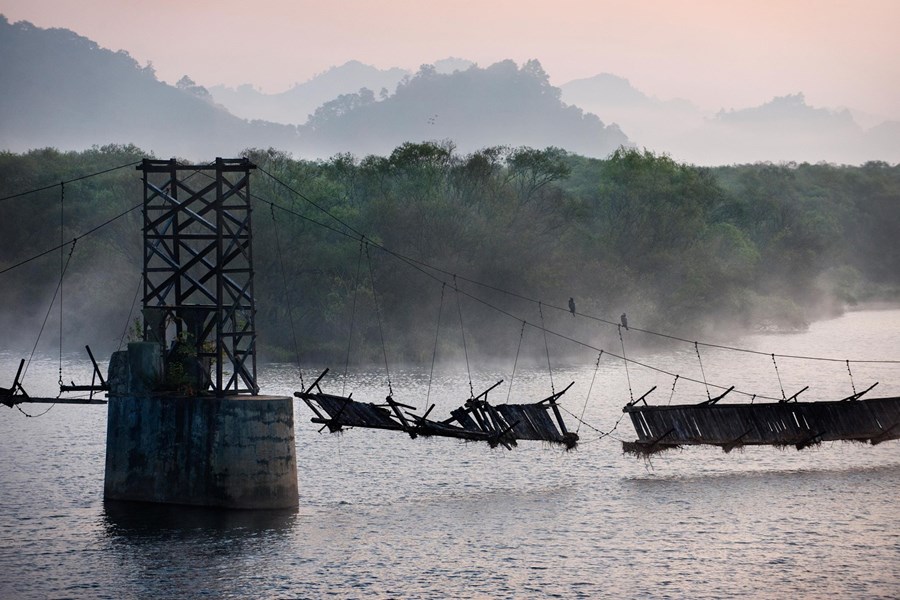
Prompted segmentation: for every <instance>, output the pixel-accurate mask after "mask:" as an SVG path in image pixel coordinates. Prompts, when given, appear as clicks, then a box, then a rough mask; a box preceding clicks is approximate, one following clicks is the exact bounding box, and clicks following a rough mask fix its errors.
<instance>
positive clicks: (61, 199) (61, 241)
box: [59, 181, 75, 389]
mask: <svg viewBox="0 0 900 600" xmlns="http://www.w3.org/2000/svg"><path fill="white" fill-rule="evenodd" d="M65 205H66V183H65V182H64V181H63V182H60V184H59V387H60V389H62V385H63V378H62V352H63V350H62V349H63V274H64V273H65V269H66V267H65V262H64V260H63V256H65V255H64V253H63V244H64V243H65V241H66V240H65V229H64V227H65ZM72 249H73V250H74V249H75V246H74V245H73V246H72ZM69 256H71V253H70V254H69Z"/></svg>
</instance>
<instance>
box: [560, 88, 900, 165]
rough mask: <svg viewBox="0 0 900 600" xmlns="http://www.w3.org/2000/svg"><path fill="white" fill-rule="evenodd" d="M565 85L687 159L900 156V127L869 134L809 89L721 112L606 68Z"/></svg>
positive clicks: (570, 95)
mask: <svg viewBox="0 0 900 600" xmlns="http://www.w3.org/2000/svg"><path fill="white" fill-rule="evenodd" d="M561 89H562V91H563V96H562V97H563V100H565V101H566V102H569V103H571V104H575V105H577V106H580V107H581V108H584V109H585V110H590V111H591V112H595V113H597V114H600V115H603V116H604V117H605V118H606V119H609V120H610V121H612V122H614V123H617V124H618V125H620V126H621V127H622V129H624V130H625V131H627V132H628V135H629V137H630V138H631V139H632V141H634V143H635V144H637V145H638V146H643V147H646V148H649V149H652V150H655V151H657V152H666V153H668V154H670V155H671V156H672V157H673V158H675V159H678V160H682V161H686V162H692V163H696V164H703V165H721V164H733V163H751V162H764V161H770V162H782V161H794V162H803V161H805V162H812V163H815V162H821V161H826V162H835V163H846V164H861V163H864V162H867V161H870V160H883V161H889V162H897V161H900V124H896V123H895V122H887V123H882V124H880V125H877V126H875V127H873V128H872V129H870V130H868V131H866V130H864V129H863V128H862V127H861V126H860V125H859V124H858V123H857V122H856V121H855V120H854V117H853V115H852V113H851V112H850V111H849V110H846V109H843V110H830V109H826V108H816V107H812V106H810V105H808V104H807V103H806V99H805V97H804V96H803V94H789V95H786V96H780V97H776V98H773V99H772V100H771V101H769V102H767V103H765V104H762V105H760V106H756V107H750V108H743V109H739V110H729V111H724V110H722V111H719V112H718V113H716V114H713V113H704V112H703V111H702V110H700V109H699V108H697V107H696V106H694V105H692V104H691V103H689V102H687V101H684V100H672V101H661V100H658V99H656V98H653V97H651V96H648V95H646V94H644V93H643V92H641V91H640V90H637V89H636V88H634V87H633V86H632V85H631V84H630V83H629V82H628V80H627V79H623V78H621V77H617V76H615V75H610V74H605V73H604V74H601V75H597V76H595V77H590V78H587V79H579V80H575V81H571V82H569V83H567V84H565V85H563V86H562V87H561Z"/></svg>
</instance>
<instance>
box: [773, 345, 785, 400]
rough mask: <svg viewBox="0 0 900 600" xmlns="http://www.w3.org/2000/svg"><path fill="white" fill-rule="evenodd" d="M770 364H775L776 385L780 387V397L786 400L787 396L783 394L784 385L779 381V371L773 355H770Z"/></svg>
mask: <svg viewBox="0 0 900 600" xmlns="http://www.w3.org/2000/svg"><path fill="white" fill-rule="evenodd" d="M772 364H773V365H775V375H776V376H777V377H778V387H779V388H781V399H782V400H787V396H786V395H785V394H784V385H782V383H781V373H779V372H778V363H777V362H775V355H774V354H773V355H772Z"/></svg>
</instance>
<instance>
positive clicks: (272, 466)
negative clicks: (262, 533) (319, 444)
mask: <svg viewBox="0 0 900 600" xmlns="http://www.w3.org/2000/svg"><path fill="white" fill-rule="evenodd" d="M108 408H109V412H108V416H107V433H106V479H105V483H104V496H105V497H106V498H107V499H110V500H133V501H142V502H162V503H169V504H191V505H197V506H218V507H226V508H242V509H278V508H295V507H297V506H298V502H299V496H298V491H297V455H296V446H295V444H294V404H293V399H292V398H289V397H284V396H228V397H225V398H213V397H184V396H176V395H115V394H112V393H111V394H110V396H109V406H108Z"/></svg>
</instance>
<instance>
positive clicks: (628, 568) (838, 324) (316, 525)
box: [0, 310, 900, 599]
mask: <svg viewBox="0 0 900 600" xmlns="http://www.w3.org/2000/svg"><path fill="white" fill-rule="evenodd" d="M628 335H632V334H626V338H627V337H628ZM898 340H900V310H885V311H859V312H851V313H848V314H846V315H844V316H842V317H840V318H837V319H833V320H828V321H822V322H818V323H815V324H813V325H812V326H811V328H810V329H809V331H807V332H804V333H801V334H792V335H757V336H752V337H748V338H745V339H743V340H741V341H740V345H741V346H742V347H749V348H754V349H758V350H761V351H764V352H775V353H778V354H802V355H814V356H829V357H835V358H841V359H843V358H850V359H897V358H900V348H898V343H897V342H898ZM611 350H612V349H611ZM701 352H702V360H703V363H702V364H703V373H705V375H706V377H707V378H708V380H709V381H710V382H712V383H714V384H722V385H726V386H727V385H732V384H734V385H736V386H737V388H738V389H740V390H746V391H748V392H750V393H757V394H761V395H771V396H776V397H780V395H781V388H782V387H783V388H784V390H785V392H786V393H787V394H791V393H793V392H795V391H797V390H799V389H800V388H802V387H803V386H805V385H810V386H811V387H810V390H809V391H807V392H804V394H803V395H802V396H801V398H803V399H808V400H815V399H836V398H840V397H843V396H846V395H848V394H849V393H850V391H851V381H850V375H849V374H848V372H847V366H846V364H844V363H841V362H833V363H827V362H810V361H802V360H794V359H779V360H778V364H777V366H778V372H777V374H776V371H775V367H774V365H773V363H772V360H771V357H768V356H760V355H751V354H738V353H734V352H728V351H724V350H711V349H708V348H703V349H702V350H701ZM595 358H596V357H595V356H585V357H584V361H583V362H582V363H581V364H574V363H573V364H555V365H554V366H553V371H552V377H553V382H554V383H553V385H554V386H555V389H560V388H561V387H564V386H565V385H567V384H568V382H570V381H574V382H575V384H574V385H573V387H572V388H571V389H570V390H569V392H568V393H567V394H566V395H565V396H564V400H563V406H565V407H566V408H567V409H568V410H569V411H571V412H572V413H574V414H578V415H580V414H581V412H582V410H584V422H585V425H582V426H580V428H579V434H580V435H581V437H582V441H583V443H582V444H581V445H580V447H579V448H578V449H577V450H576V451H574V452H565V451H562V450H560V449H557V448H555V447H548V446H546V445H544V444H541V443H538V442H521V443H520V444H519V447H518V448H516V449H514V450H513V451H507V450H504V449H502V448H498V449H490V448H488V447H487V446H486V445H484V444H475V443H464V442H460V441H457V440H449V439H427V440H423V439H417V440H410V439H408V438H406V437H404V436H403V435H397V434H392V433H389V432H379V431H362V430H351V431H348V432H346V433H344V434H343V435H331V434H327V433H321V434H320V433H318V432H317V427H316V426H314V425H313V424H311V423H309V417H310V416H311V415H310V413H309V411H308V410H307V409H306V407H305V406H304V405H302V404H301V403H299V402H298V403H297V404H296V405H295V416H296V419H295V420H296V423H297V458H298V467H299V473H298V477H299V482H300V496H301V497H300V509H299V511H296V512H274V513H272V512H261V513H257V512H230V511H215V510H203V509H196V508H185V507H164V506H153V505H143V504H119V503H104V501H103V464H104V444H105V426H106V421H105V419H106V416H105V407H104V406H63V405H59V406H56V407H54V408H53V409H51V410H50V411H49V412H48V413H47V414H45V415H43V416H41V417H37V418H26V417H25V416H23V414H21V413H20V412H18V411H17V410H11V409H7V408H5V407H0V459H2V468H0V598H116V599H121V598H202V597H207V598H322V597H335V598H370V597H376V598H378V597H381V598H394V597H402V598H546V597H560V598H598V597H626V598H637V597H640V598H645V597H650V598H723V597H732V596H738V595H740V596H742V597H749V598H771V597H804V598H812V597H821V596H824V595H833V596H838V597H854V598H862V597H865V598H877V597H884V598H896V597H900V509H898V507H897V504H896V502H897V498H898V497H900V442H897V441H893V442H888V443H885V444H881V445H879V446H875V447H872V446H865V445H862V444H852V443H842V442H833V443H831V442H829V443H825V444H823V445H821V446H818V447H814V448H811V449H808V450H804V451H802V452H797V451H795V450H793V449H791V450H779V449H775V448H747V449H745V450H744V451H742V452H738V451H735V452H732V453H730V454H724V453H723V452H722V451H721V450H719V449H718V448H689V449H685V450H682V451H674V452H670V453H666V454H662V455H660V456H658V457H655V458H654V459H653V460H652V462H650V463H648V462H645V461H642V460H639V459H635V458H632V457H630V456H625V455H623V454H622V450H621V440H633V439H634V437H635V436H634V432H633V430H632V428H631V424H630V421H629V420H627V419H626V420H623V421H622V422H621V423H620V424H619V426H618V428H617V429H616V430H615V431H613V433H612V434H611V435H609V436H605V437H603V436H601V434H600V433H598V430H599V431H604V432H605V431H608V430H609V429H611V428H612V427H613V426H614V425H615V424H616V422H617V421H618V420H619V418H620V417H621V416H622V412H621V407H622V405H623V404H624V403H625V402H626V401H627V400H628V399H629V391H628V379H629V378H630V381H631V386H632V388H633V391H634V394H636V395H640V394H642V393H643V392H644V391H646V389H649V388H650V387H652V386H653V385H656V386H658V388H657V390H656V391H655V392H654V393H653V394H651V396H650V399H651V401H652V402H655V403H667V402H672V403H687V402H697V401H700V400H702V399H705V396H706V391H705V389H704V388H703V386H702V385H697V384H692V383H690V382H688V381H686V380H684V379H680V380H679V382H678V383H677V384H676V386H675V390H674V393H673V392H672V383H673V378H672V377H670V376H667V375H663V374H659V373H657V372H653V371H648V370H646V369H641V368H638V367H636V366H634V367H632V368H630V369H629V372H628V374H627V376H626V374H625V371H624V369H623V368H622V366H621V364H620V363H617V362H616V361H615V359H609V358H606V357H604V358H603V359H601V361H600V366H599V367H595ZM630 358H635V359H637V360H640V361H642V362H646V363H648V364H652V365H656V366H659V367H662V368H665V369H666V370H669V371H670V372H673V373H678V374H680V375H681V376H682V377H685V378H686V377H691V378H696V379H702V377H703V375H702V374H701V371H700V367H699V364H698V361H697V355H696V353H695V351H694V348H693V346H687V347H674V348H672V349H668V350H666V351H665V352H661V351H656V352H644V353H643V354H637V355H635V356H633V357H632V356H630ZM17 359H18V357H16V356H12V355H0V373H3V374H5V375H2V376H0V377H4V378H7V379H10V380H11V379H12V374H13V373H14V371H15V367H16V366H17ZM506 369H507V372H504V371H503V369H500V368H498V369H497V370H496V371H492V370H478V369H473V371H472V380H473V382H474V386H475V388H476V392H477V391H478V390H479V389H483V388H486V387H488V386H489V385H491V384H492V383H494V382H495V381H497V380H498V379H507V380H508V379H509V375H510V373H509V372H508V371H509V370H511V365H509V366H507V367H506ZM64 373H65V377H66V379H70V378H71V379H76V380H78V381H84V380H87V379H89V371H88V370H87V369H86V368H85V367H84V361H81V360H80V359H79V360H78V362H77V363H76V362H75V361H74V359H73V360H71V361H70V360H66V361H65V364H64ZM595 373H596V377H595ZM304 375H305V377H306V378H307V381H308V379H309V378H310V377H311V376H312V369H310V370H309V371H308V372H305V373H304ZM852 375H853V384H855V385H856V387H857V389H863V388H864V387H868V385H870V384H871V383H874V382H875V381H879V382H880V384H879V386H878V387H877V388H876V389H875V391H873V392H872V394H871V395H873V396H874V395H878V396H888V395H900V366H898V365H886V364H880V365H878V364H868V365H863V364H854V365H853V366H852ZM779 376H780V378H781V382H780V383H779V380H778V377H779ZM57 377H58V363H57V362H56V361H55V360H54V359H51V358H47V359H40V360H38V361H36V362H35V363H33V364H32V365H31V367H30V369H29V373H28V376H27V380H26V384H25V386H26V389H27V390H28V391H29V393H31V394H32V395H39V394H48V395H55V393H53V391H52V388H53V385H54V384H55V381H56V379H57ZM592 379H593V380H594V384H593V387H592V388H591V381H592ZM259 380H260V382H261V383H262V386H263V391H264V392H265V393H278V394H289V393H291V392H293V391H294V390H296V389H299V387H300V383H299V378H298V374H297V369H296V368H294V367H291V366H289V365H269V366H266V367H263V368H262V369H261V370H260V375H259ZM428 380H429V372H428V368H427V367H426V368H417V369H395V370H394V371H392V373H391V382H392V385H393V389H394V395H395V398H396V399H397V400H398V401H400V402H405V403H408V404H413V405H416V406H422V405H423V404H424V398H425V396H426V395H429V396H430V400H431V401H432V402H435V403H436V404H437V408H436V409H435V412H434V413H433V414H434V415H435V416H442V415H447V414H448V412H449V410H450V408H451V407H452V406H454V405H458V404H459V403H461V402H462V401H463V400H464V399H465V397H466V396H467V394H468V376H467V374H466V372H465V368H464V367H463V368H462V369H459V368H455V369H450V368H444V369H439V370H438V372H436V374H435V377H434V382H433V383H432V385H431V387H430V390H429V386H428ZM0 385H9V383H8V382H2V381H0ZM346 385H347V391H348V392H349V391H353V392H354V398H358V399H370V400H372V401H376V400H378V399H380V398H383V396H384V395H385V394H386V378H385V374H384V372H383V370H371V371H369V372H359V371H357V372H355V373H353V374H352V375H351V376H350V378H349V380H348V381H347V383H346ZM341 387H342V383H341V381H340V380H339V379H331V380H328V382H327V384H326V390H327V391H332V392H340V391H341ZM589 388H591V393H590V396H588V390H589ZM550 389H551V386H550V382H549V374H548V371H547V369H546V368H544V369H539V368H534V367H529V368H525V369H523V368H520V369H519V370H518V372H517V373H516V374H515V378H514V386H513V388H512V390H511V393H510V391H509V389H508V388H507V387H506V384H504V385H501V386H500V387H498V388H497V389H496V390H494V391H493V392H492V393H491V396H490V399H491V400H492V401H494V402H502V401H504V400H505V399H506V397H507V394H508V393H510V400H511V401H526V400H538V399H540V398H543V397H544V396H546V395H548V394H549V392H550ZM712 391H713V392H714V391H715V390H714V389H713V390H712ZM876 392H877V393H876ZM729 399H731V397H729ZM734 400H735V401H749V397H743V396H734ZM22 408H23V409H25V410H26V412H29V413H33V414H36V413H39V412H41V411H43V410H45V409H46V408H47V407H46V406H44V405H34V404H32V405H23V406H22ZM567 421H568V424H569V426H570V427H571V428H573V429H574V428H575V427H577V426H578V423H577V421H575V420H574V419H573V418H572V417H571V416H568V418H567Z"/></svg>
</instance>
